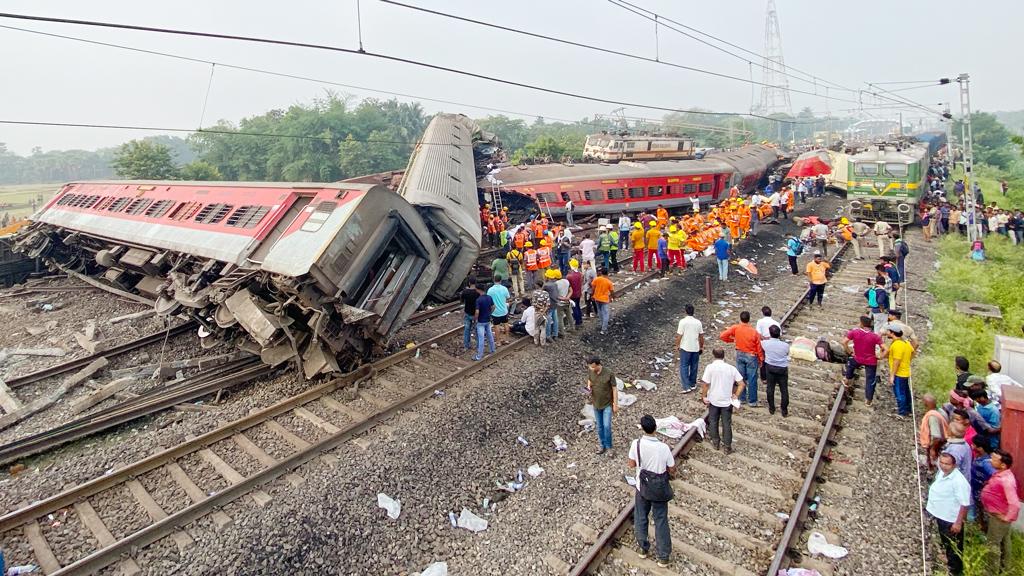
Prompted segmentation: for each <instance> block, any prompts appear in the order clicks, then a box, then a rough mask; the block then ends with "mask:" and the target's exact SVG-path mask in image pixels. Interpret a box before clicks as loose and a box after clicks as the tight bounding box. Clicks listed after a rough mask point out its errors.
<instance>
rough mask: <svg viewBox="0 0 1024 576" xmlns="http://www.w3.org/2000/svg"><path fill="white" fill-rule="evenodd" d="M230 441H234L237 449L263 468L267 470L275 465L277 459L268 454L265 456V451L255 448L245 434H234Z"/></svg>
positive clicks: (254, 444) (253, 443)
mask: <svg viewBox="0 0 1024 576" xmlns="http://www.w3.org/2000/svg"><path fill="white" fill-rule="evenodd" d="M231 439H232V440H234V441H235V444H238V447H239V448H241V449H242V450H243V451H244V452H245V453H246V454H248V455H249V456H252V457H253V458H255V459H256V461H257V462H259V463H260V464H261V465H263V466H264V467H265V468H269V467H271V466H273V465H274V464H277V459H275V458H274V457H273V456H271V455H270V454H267V453H266V451H264V450H263V448H260V447H259V446H257V445H256V443H255V442H253V441H252V440H250V439H249V437H248V436H246V435H245V434H235V435H234V436H232V437H231Z"/></svg>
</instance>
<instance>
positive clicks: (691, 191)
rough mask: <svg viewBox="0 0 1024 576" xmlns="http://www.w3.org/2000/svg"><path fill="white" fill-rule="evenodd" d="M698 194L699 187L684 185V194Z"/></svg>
mask: <svg viewBox="0 0 1024 576" xmlns="http://www.w3.org/2000/svg"><path fill="white" fill-rule="evenodd" d="M696 192H697V185H696V184H684V185H683V194H695V193H696Z"/></svg>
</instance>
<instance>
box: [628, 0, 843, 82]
mask: <svg viewBox="0 0 1024 576" xmlns="http://www.w3.org/2000/svg"><path fill="white" fill-rule="evenodd" d="M608 2H609V3H610V4H612V5H614V6H618V7H619V8H622V9H623V10H626V11H628V12H632V13H633V14H636V15H637V16H640V17H641V18H647V19H648V20H652V21H654V20H657V22H658V23H659V24H660V25H662V26H665V27H666V28H668V29H669V30H673V31H675V32H677V33H679V34H682V35H683V36H686V37H687V38H692V39H693V40H696V41H697V42H700V43H702V44H705V45H707V46H710V47H712V48H714V49H716V50H718V51H720V52H724V53H726V54H729V55H730V56H733V57H736V58H739V59H740V60H743V61H745V62H748V63H750V64H756V65H757V66H760V67H761V68H762V69H767V68H768V67H766V66H765V65H764V64H762V63H760V62H754V61H753V60H751V59H749V58H746V57H744V56H740V55H739V54H736V53H735V52H730V51H729V50H726V49H725V48H722V47H721V46H716V45H715V44H712V43H711V42H708V41H707V40H702V39H700V38H697V37H695V36H693V35H692V34H689V33H687V32H684V31H682V30H678V29H676V28H673V27H672V26H669V25H667V24H665V22H670V23H672V24H675V25H676V26H680V27H682V28H685V29H686V30H690V31H692V32H694V33H696V34H700V35H702V36H707V37H708V38H712V39H714V40H715V41H716V42H721V43H722V44H725V45H726V46H729V47H731V48H736V49H737V50H741V51H743V52H746V53H747V54H750V55H751V56H754V57H755V58H758V59H759V60H762V61H767V62H771V63H772V64H776V65H778V66H785V68H786V69H787V70H793V71H795V72H799V73H800V74H803V75H804V76H808V77H810V78H811V80H808V79H806V78H798V77H796V76H793V75H791V74H789V73H788V72H782V74H783V75H784V76H789V77H790V78H793V79H794V80H800V81H801V82H808V83H814V82H816V81H819V80H820V81H821V82H823V83H825V84H831V85H832V86H833V87H834V88H838V89H840V90H845V91H847V92H854V93H856V92H857V91H858V90H857V89H855V88H848V87H846V86H843V85H841V84H837V83H836V82H832V81H830V80H826V79H824V78H821V77H820V76H815V75H814V74H811V73H810V72H804V71H802V70H800V69H799V68H795V67H793V66H788V65H786V64H784V63H782V62H778V61H776V60H772V59H771V58H768V57H767V56H764V55H763V54H759V53H757V52H754V51H753V50H749V49H747V48H744V47H743V46H740V45H738V44H734V43H732V42H729V41H728V40H725V39H722V38H719V37H718V36H715V35H713V34H709V33H707V32H704V31H703V30H700V29H698V28H694V27H693V26H689V25H687V24H683V23H682V22H679V21H677V20H673V19H672V18H669V17H668V16H665V15H664V14H660V13H658V12H654V11H653V10H648V9H646V8H644V7H642V6H637V5H636V4H632V3H630V2H627V1H626V0H608ZM642 12H646V13H647V14H650V15H651V16H647V15H646V14H643V13H642ZM816 95H817V94H816Z"/></svg>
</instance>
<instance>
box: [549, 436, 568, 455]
mask: <svg viewBox="0 0 1024 576" xmlns="http://www.w3.org/2000/svg"><path fill="white" fill-rule="evenodd" d="M551 442H552V443H553V444H554V445H555V451H556V452H561V451H563V450H566V449H568V448H569V444H567V443H566V441H565V440H563V439H562V437H561V436H555V437H554V438H552V439H551Z"/></svg>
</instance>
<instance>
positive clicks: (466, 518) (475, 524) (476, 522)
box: [457, 508, 487, 532]
mask: <svg viewBox="0 0 1024 576" xmlns="http://www.w3.org/2000/svg"><path fill="white" fill-rule="evenodd" d="M457 525H458V527H459V528H465V529H466V530H469V531H470V532H483V531H484V530H487V520H484V519H483V518H481V517H479V516H477V515H476V514H473V513H472V512H470V511H469V510H468V509H466V508H463V509H462V513H461V514H459V519H458V521H457Z"/></svg>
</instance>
